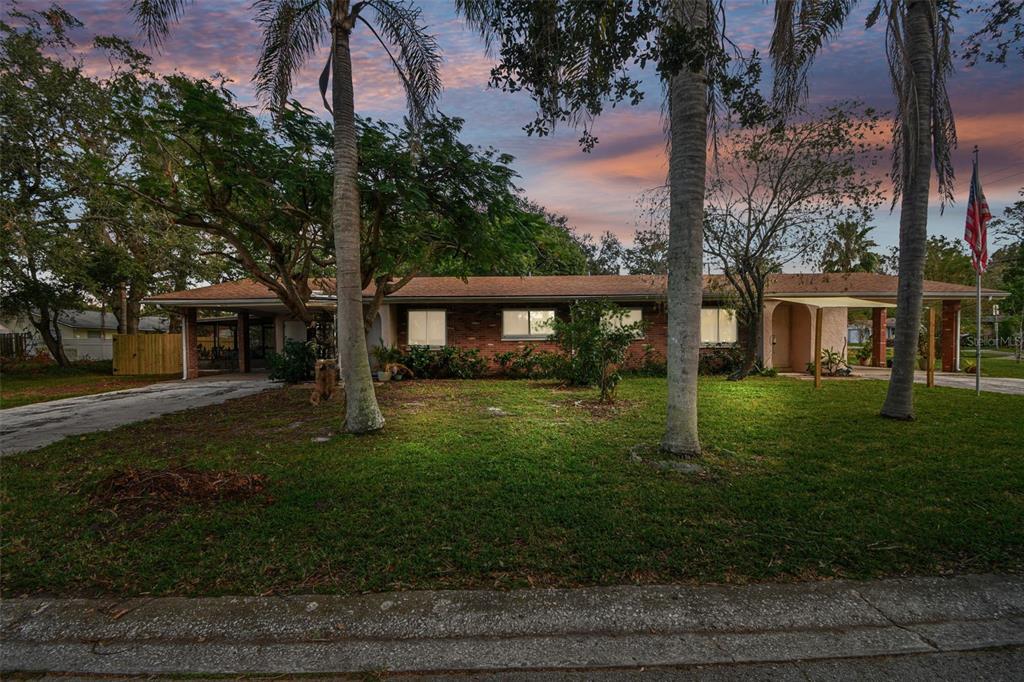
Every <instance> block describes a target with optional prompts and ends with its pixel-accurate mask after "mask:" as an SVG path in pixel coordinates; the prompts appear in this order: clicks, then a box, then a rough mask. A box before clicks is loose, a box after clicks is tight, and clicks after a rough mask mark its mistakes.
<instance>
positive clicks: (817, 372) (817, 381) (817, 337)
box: [814, 306, 824, 388]
mask: <svg viewBox="0 0 1024 682" xmlns="http://www.w3.org/2000/svg"><path fill="white" fill-rule="evenodd" d="M823 312H824V311H823V310H822V308H821V307H820V306H819V307H818V308H817V309H816V310H815V312H814V387H815V388H821V319H822V313H823Z"/></svg>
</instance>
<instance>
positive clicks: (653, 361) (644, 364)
mask: <svg viewBox="0 0 1024 682" xmlns="http://www.w3.org/2000/svg"><path fill="white" fill-rule="evenodd" d="M641 353H642V354H641V356H640V359H639V360H636V361H634V362H631V363H629V364H628V365H627V366H626V367H625V369H626V371H627V372H628V373H629V374H632V375H635V376H641V377H663V376H665V375H666V374H668V365H667V363H666V362H665V356H664V355H662V354H661V353H659V352H658V351H657V349H655V347H654V346H652V345H651V344H649V343H645V344H644V346H643V349H642V351H641Z"/></svg>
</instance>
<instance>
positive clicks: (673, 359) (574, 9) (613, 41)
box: [456, 0, 753, 455]
mask: <svg viewBox="0 0 1024 682" xmlns="http://www.w3.org/2000/svg"><path fill="white" fill-rule="evenodd" d="M456 5H457V7H458V8H459V10H460V11H461V12H462V14H463V15H464V16H465V17H466V19H467V20H468V21H469V23H471V24H474V25H476V26H477V27H478V28H479V29H480V30H481V32H482V33H483V35H484V38H485V41H486V42H487V44H488V46H489V47H491V46H496V50H495V51H497V52H498V53H499V54H498V57H499V59H498V65H497V66H496V67H495V69H494V70H493V71H492V76H491V81H492V84H495V85H498V86H500V87H502V88H503V89H505V90H508V91H513V92H515V91H518V90H524V89H525V90H527V91H528V92H530V94H531V95H532V96H533V98H534V100H535V102H536V103H537V107H538V112H537V117H536V118H535V119H534V121H533V122H531V123H529V124H528V125H527V126H526V130H527V131H528V132H530V133H531V134H533V133H536V134H538V135H547V134H549V133H550V132H551V131H552V130H553V129H554V127H555V125H556V123H558V122H567V123H569V124H570V125H572V126H575V127H577V128H582V133H583V134H582V136H581V138H580V144H581V146H583V147H584V149H589V148H590V147H592V146H593V144H594V143H596V141H597V139H596V138H595V137H594V136H593V134H592V124H593V122H594V120H595V119H596V118H597V117H598V116H599V115H600V113H601V112H602V111H603V109H604V106H605V105H606V104H607V103H608V102H611V103H612V104H618V103H622V102H629V103H632V104H636V103H637V102H639V101H640V99H641V98H642V97H643V93H642V92H641V88H640V83H639V81H638V80H637V79H635V78H633V77H632V76H630V75H629V74H628V73H627V71H628V69H629V67H631V66H632V65H633V64H635V63H637V62H639V63H646V62H655V63H656V64H657V69H658V72H659V75H660V76H661V79H662V82H663V83H664V85H665V87H666V96H667V111H668V119H669V121H668V128H669V148H670V149H669V178H668V185H669V194H670V196H669V206H670V208H669V248H668V273H669V274H668V277H669V283H668V337H669V338H668V412H667V418H666V428H665V435H664V437H663V439H662V447H663V448H664V449H665V450H667V451H669V452H672V453H675V454H679V455H699V454H700V451H701V447H700V439H699V437H698V432H697V366H698V354H699V345H700V307H701V297H702V293H703V291H702V290H703V279H702V276H701V270H702V263H703V236H704V225H703V215H704V210H703V207H704V184H705V174H706V169H707V141H708V128H709V125H710V124H713V123H714V120H715V116H714V114H715V104H716V102H719V101H721V96H722V95H728V96H730V97H732V95H735V94H738V93H739V92H741V91H742V92H745V93H748V94H749V92H750V91H749V90H744V89H743V88H742V87H737V85H738V84H739V83H740V82H741V81H743V80H744V78H746V77H750V74H752V73H753V70H751V71H748V72H746V73H745V74H744V75H742V76H739V77H735V76H734V74H733V73H732V72H730V73H729V74H727V73H726V71H727V68H728V65H729V63H730V58H732V55H727V54H726V52H727V50H729V49H731V48H732V46H731V44H729V43H728V41H726V40H725V38H724V36H723V33H722V30H721V29H722V27H723V23H724V22H723V16H724V3H723V2H722V1H721V0H655V1H652V2H643V3H625V2H594V1H593V0H558V1H557V2H556V1H555V0H545V1H539V0H501V1H499V0H456ZM736 63H742V64H743V65H744V67H747V66H748V63H747V62H745V61H743V60H734V61H733V64H736ZM728 77H732V79H731V80H730V81H729V87H719V86H721V85H723V84H724V83H725V82H726V78H728ZM738 99H739V98H736V99H735V100H734V99H730V101H729V102H728V104H729V105H730V107H736V106H737V105H739V106H745V105H749V102H750V99H749V98H748V99H747V100H746V101H744V102H742V103H739V102H738Z"/></svg>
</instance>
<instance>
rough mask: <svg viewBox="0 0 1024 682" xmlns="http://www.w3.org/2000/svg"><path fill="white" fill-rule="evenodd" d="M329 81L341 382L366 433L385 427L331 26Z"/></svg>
mask: <svg viewBox="0 0 1024 682" xmlns="http://www.w3.org/2000/svg"><path fill="white" fill-rule="evenodd" d="M332 30H333V33H334V55H333V57H332V60H333V61H332V67H333V71H334V83H333V88H332V93H331V99H332V101H333V108H334V191H333V195H332V199H331V205H332V209H333V210H332V224H333V227H334V253H335V258H336V262H337V275H336V276H337V297H338V315H337V324H338V364H339V365H340V366H341V374H342V378H343V379H344V381H345V398H346V412H345V429H346V430H347V431H349V432H351V433H367V432H369V431H376V430H377V429H380V428H382V427H383V426H384V417H383V415H381V413H380V408H379V407H378V406H377V396H376V395H374V392H373V378H372V376H371V375H370V361H369V357H368V356H367V354H366V336H365V334H364V333H363V290H362V286H361V282H362V277H361V276H360V272H359V270H360V267H359V262H360V258H359V232H360V231H359V218H360V216H359V189H358V186H357V185H356V169H357V164H358V162H359V157H358V152H357V147H356V124H355V103H354V96H353V89H352V55H351V52H350V51H349V29H348V28H347V27H344V26H339V25H335V26H333V27H332Z"/></svg>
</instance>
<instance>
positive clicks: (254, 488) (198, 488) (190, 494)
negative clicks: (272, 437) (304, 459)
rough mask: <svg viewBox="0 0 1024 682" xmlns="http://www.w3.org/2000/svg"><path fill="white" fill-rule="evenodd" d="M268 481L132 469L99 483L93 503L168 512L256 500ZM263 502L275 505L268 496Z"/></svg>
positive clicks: (256, 476)
mask: <svg viewBox="0 0 1024 682" xmlns="http://www.w3.org/2000/svg"><path fill="white" fill-rule="evenodd" d="M268 481H269V479H268V478H267V477H266V476H264V475H263V474H241V473H238V472H236V471H196V470H195V469H189V468H187V467H180V468H177V469H136V468H134V467H129V468H128V469H125V470H123V471H117V472H115V473H113V474H111V475H110V476H108V477H107V478H105V479H103V480H102V481H100V483H99V485H98V486H97V487H96V492H95V493H94V494H93V496H92V500H93V502H94V503H95V504H97V505H100V506H102V507H105V508H108V509H112V510H123V511H130V512H145V511H154V510H166V509H174V508H176V507H177V506H178V505H180V504H183V503H185V502H199V503H210V502H219V501H223V500H242V499H247V498H252V497H256V496H258V495H261V494H262V493H263V490H264V488H266V485H267V483H268ZM264 499H265V501H266V502H271V501H273V500H272V499H271V498H270V497H269V496H265V498H264Z"/></svg>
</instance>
